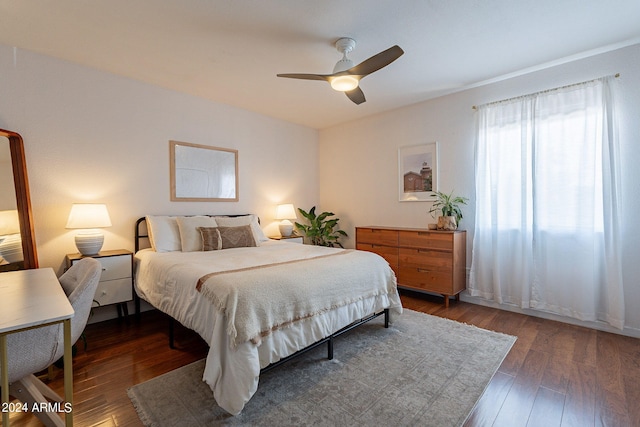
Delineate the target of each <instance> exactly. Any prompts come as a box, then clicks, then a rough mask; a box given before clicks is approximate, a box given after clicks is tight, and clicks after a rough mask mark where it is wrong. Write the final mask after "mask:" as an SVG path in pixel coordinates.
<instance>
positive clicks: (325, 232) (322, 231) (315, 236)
mask: <svg viewBox="0 0 640 427" xmlns="http://www.w3.org/2000/svg"><path fill="white" fill-rule="evenodd" d="M298 211H300V214H302V216H303V217H305V218H306V219H307V220H308V221H309V225H304V224H300V223H298V222H296V224H295V225H296V229H298V230H300V231H301V232H302V233H304V235H305V236H307V237H308V238H309V240H310V242H311V244H313V245H317V246H340V247H341V248H343V247H344V246H342V243H340V242H339V241H338V239H340V237H341V236H342V237H347V233H345V232H344V231H342V230H336V227H337V226H338V221H339V219H338V218H332V219H329V217H331V216H333V215H334V214H333V212H322V213H321V214H320V215H317V216H316V207H315V206H314V207H312V208H311V210H309V212H305V211H304V210H302V209H300V208H298Z"/></svg>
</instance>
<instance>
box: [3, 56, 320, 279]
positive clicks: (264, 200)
mask: <svg viewBox="0 0 640 427" xmlns="http://www.w3.org/2000/svg"><path fill="white" fill-rule="evenodd" d="M0 128H4V129H9V130H13V131H15V132H18V133H20V134H21V135H22V137H23V138H24V143H25V151H26V159H27V168H28V176H29V183H30V187H31V203H32V205H33V214H34V223H35V235H36V243H37V248H38V258H39V262H40V266H42V267H54V269H56V271H57V272H58V273H60V272H61V271H62V267H63V262H64V256H65V254H67V253H74V252H77V251H76V249H75V245H74V243H73V235H74V231H73V230H66V229H65V228H64V227H65V224H66V221H67V216H68V214H69V210H70V208H71V204H72V203H73V202H83V201H86V202H90V201H96V202H103V203H106V204H107V207H108V209H109V213H110V215H111V220H112V223H113V227H111V228H108V229H105V244H104V247H103V248H104V249H118V248H125V249H130V250H132V249H133V244H134V242H133V233H134V223H135V220H136V219H137V218H138V217H141V216H144V215H145V214H198V213H200V214H204V213H248V212H251V213H256V214H258V215H259V216H260V217H261V220H262V224H263V226H264V227H265V228H266V230H265V231H266V232H267V234H268V235H269V234H274V235H277V234H278V230H277V225H276V224H275V222H274V219H273V217H274V215H275V205H276V204H278V203H282V202H291V203H294V204H295V205H296V206H300V207H307V208H308V207H310V206H313V205H314V204H316V203H317V200H318V194H319V193H318V166H317V159H316V157H317V145H318V132H317V131H316V130H313V129H309V128H305V127H302V126H299V125H293V124H290V123H286V122H283V121H280V120H275V119H272V118H268V117H265V116H262V115H259V114H256V113H252V112H249V111H245V110H240V109H237V108H233V107H229V106H226V105H221V104H217V103H213V102H210V101H206V100H204V99H200V98H197V97H193V96H188V95H184V94H180V93H176V92H172V91H169V90H165V89H162V88H159V87H156V86H152V85H148V84H144V83H140V82H137V81H133V80H130V79H126V78H123V77H119V76H115V75H112V74H107V73H103V72H99V71H96V70H93V69H89V68H86V67H82V66H78V65H75V64H72V63H69V62H65V61H61V60H57V59H53V58H51V57H47V56H43V55H39V54H34V53H31V52H28V51H24V50H14V49H13V48H12V47H7V46H1V45H0ZM169 140H178V141H185V142H192V143H197V144H205V145H212V146H218V147H226V148H233V149H237V150H238V152H239V171H240V176H239V178H240V187H239V195H240V200H239V201H238V202H219V203H202V202H171V201H169Z"/></svg>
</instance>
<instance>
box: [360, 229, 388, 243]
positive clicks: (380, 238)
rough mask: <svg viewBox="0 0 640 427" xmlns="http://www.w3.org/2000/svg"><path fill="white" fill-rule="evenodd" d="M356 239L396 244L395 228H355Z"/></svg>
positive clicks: (365, 241) (362, 241)
mask: <svg viewBox="0 0 640 427" xmlns="http://www.w3.org/2000/svg"><path fill="white" fill-rule="evenodd" d="M356 241H357V242H358V243H371V244H377V245H386V246H398V232H397V231H396V230H380V229H377V228H357V229H356Z"/></svg>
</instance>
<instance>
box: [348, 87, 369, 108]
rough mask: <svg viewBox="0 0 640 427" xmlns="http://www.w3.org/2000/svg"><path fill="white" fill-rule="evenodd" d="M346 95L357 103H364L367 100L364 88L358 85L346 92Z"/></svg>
mask: <svg viewBox="0 0 640 427" xmlns="http://www.w3.org/2000/svg"><path fill="white" fill-rule="evenodd" d="M345 95H347V97H348V98H349V99H350V100H352V101H353V102H354V103H356V104H357V105H360V104H362V103H363V102H365V101H366V99H365V97H364V92H363V91H362V89H360V86H358V87H357V88H355V89H353V90H350V91H348V92H345Z"/></svg>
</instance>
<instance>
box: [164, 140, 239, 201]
mask: <svg viewBox="0 0 640 427" xmlns="http://www.w3.org/2000/svg"><path fill="white" fill-rule="evenodd" d="M169 158H170V159H169V164H170V168H171V169H170V172H171V201H173V202H237V201H238V150H232V149H229V148H219V147H211V146H208V145H199V144H190V143H188V142H178V141H169Z"/></svg>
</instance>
